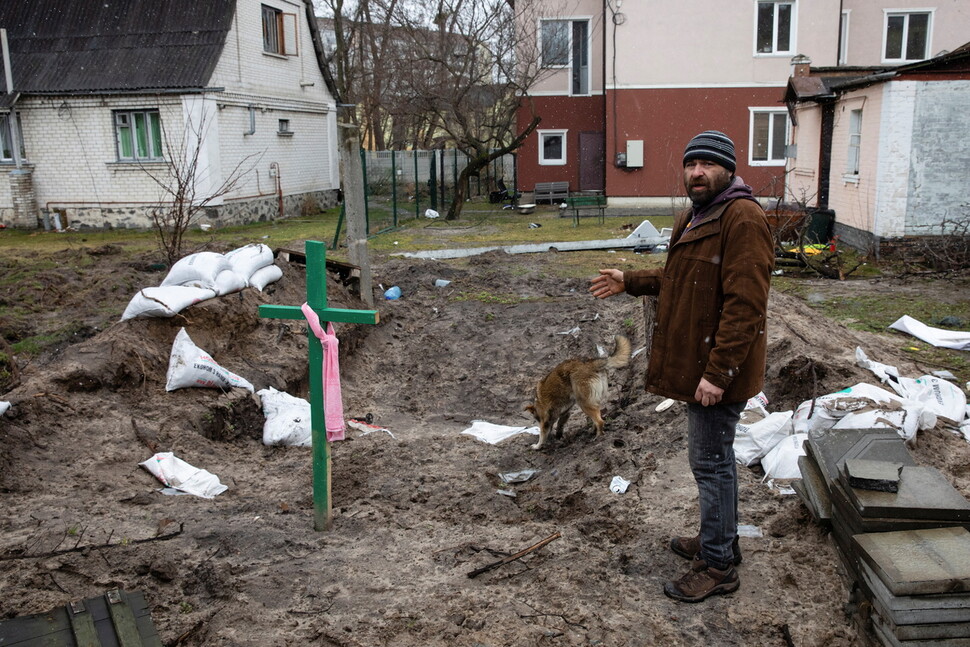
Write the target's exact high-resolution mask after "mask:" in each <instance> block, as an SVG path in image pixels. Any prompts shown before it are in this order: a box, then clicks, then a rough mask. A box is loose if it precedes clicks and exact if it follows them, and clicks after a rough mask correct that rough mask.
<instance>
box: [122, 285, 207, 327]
mask: <svg viewBox="0 0 970 647" xmlns="http://www.w3.org/2000/svg"><path fill="white" fill-rule="evenodd" d="M214 296H216V293H215V291H214V290H210V289H208V288H192V287H186V286H183V285H168V286H165V287H156V288H144V289H142V290H139V291H138V294H136V295H135V296H133V297H132V298H131V301H129V302H128V307H126V308H125V311H124V313H122V315H121V320H122V321H126V320H128V319H134V318H135V317H174V316H175V315H176V314H178V313H179V312H182V310H185V309H186V308H188V307H189V306H190V305H193V304H195V303H198V302H200V301H205V300H206V299H211V298H212V297H214Z"/></svg>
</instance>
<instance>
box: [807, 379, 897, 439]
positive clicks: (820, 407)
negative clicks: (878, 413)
mask: <svg viewBox="0 0 970 647" xmlns="http://www.w3.org/2000/svg"><path fill="white" fill-rule="evenodd" d="M901 400H902V398H900V397H899V396H898V395H896V394H894V393H890V392H889V391H887V390H886V389H881V388H879V387H878V386H873V385H871V384H866V383H864V382H862V383H859V384H856V385H855V386H850V387H849V388H847V389H842V390H841V391H837V392H835V393H829V394H827V395H822V396H819V397H817V398H815V400H814V403H815V404H814V408H813V406H812V402H813V401H812V400H806V401H805V402H802V403H801V404H800V405H798V407H797V408H796V409H795V413H794V414H793V416H792V425H793V431H794V432H795V433H796V434H803V433H815V432H824V431H826V430H828V429H831V428H832V427H833V426H834V425H835V423H836V422H837V421H838V420H839V419H841V418H842V417H844V416H845V415H846V414H848V413H852V412H853V411H859V410H861V409H864V408H866V407H871V406H872V405H873V404H877V403H880V402H892V401H901ZM809 414H811V416H810V415H809Z"/></svg>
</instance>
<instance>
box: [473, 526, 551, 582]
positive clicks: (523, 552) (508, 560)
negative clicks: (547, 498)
mask: <svg viewBox="0 0 970 647" xmlns="http://www.w3.org/2000/svg"><path fill="white" fill-rule="evenodd" d="M560 537H562V534H560V533H558V532H556V533H553V534H551V535H549V536H548V537H546V538H545V539H543V540H542V541H540V542H538V543H536V544H533V545H531V546H529V547H528V548H526V549H524V550H520V551H519V552H517V553H513V554H512V555H508V556H507V557H503V558H502V559H500V560H498V561H497V562H492V563H491V564H486V565H485V566H482V567H481V568H476V569H475V570H474V571H469V572H468V577H478V576H479V575H481V574H482V573H487V572H489V571H491V570H493V569H496V568H498V567H499V566H504V565H505V564H510V563H512V562H514V561H515V560H517V559H522V558H523V557H525V556H526V555H528V554H529V553H532V552H534V551H537V550H539V549H540V548H542V547H543V546H545V545H546V544H548V543H549V542H551V541H554V540H556V539H559V538H560Z"/></svg>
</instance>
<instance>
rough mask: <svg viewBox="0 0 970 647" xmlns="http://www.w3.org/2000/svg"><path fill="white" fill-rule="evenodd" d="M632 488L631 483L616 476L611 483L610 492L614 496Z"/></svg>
mask: <svg viewBox="0 0 970 647" xmlns="http://www.w3.org/2000/svg"><path fill="white" fill-rule="evenodd" d="M628 487H630V482H629V481H628V480H626V479H625V478H623V477H622V476H614V477H613V480H612V481H610V492H612V493H613V494H623V493H624V492H626V489H627V488H628Z"/></svg>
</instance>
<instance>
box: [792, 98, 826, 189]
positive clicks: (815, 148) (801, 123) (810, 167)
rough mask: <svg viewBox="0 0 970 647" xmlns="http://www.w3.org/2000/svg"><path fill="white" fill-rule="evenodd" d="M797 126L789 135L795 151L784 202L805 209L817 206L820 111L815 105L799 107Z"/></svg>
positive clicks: (806, 104)
mask: <svg viewBox="0 0 970 647" xmlns="http://www.w3.org/2000/svg"><path fill="white" fill-rule="evenodd" d="M795 114H796V118H797V119H798V125H797V126H795V127H794V129H793V131H792V141H793V142H794V144H795V146H796V150H797V155H796V157H794V158H789V159H788V161H787V165H786V169H785V170H786V176H785V200H786V201H787V202H795V203H798V204H802V205H805V206H817V205H818V161H819V132H820V131H821V128H822V111H821V109H820V108H819V107H818V105H817V104H814V103H805V104H800V105H799V106H798V108H797V110H796V113H795Z"/></svg>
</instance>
